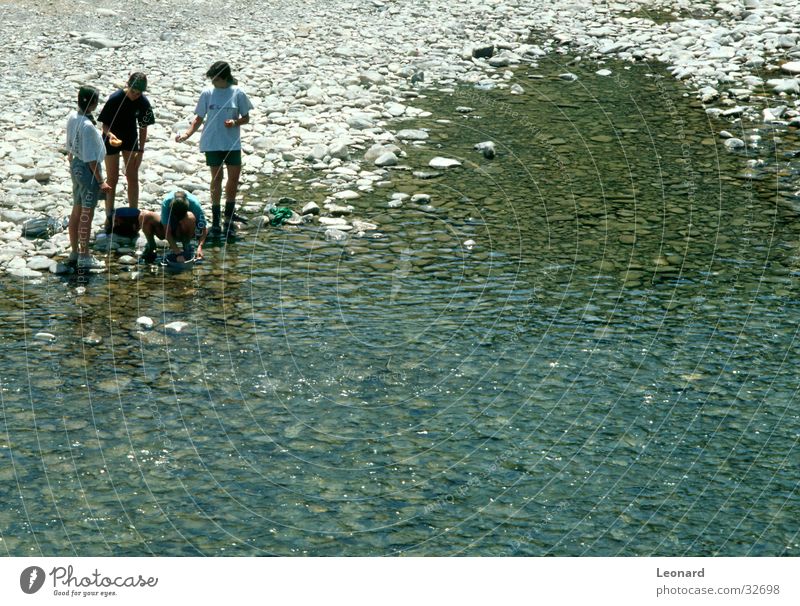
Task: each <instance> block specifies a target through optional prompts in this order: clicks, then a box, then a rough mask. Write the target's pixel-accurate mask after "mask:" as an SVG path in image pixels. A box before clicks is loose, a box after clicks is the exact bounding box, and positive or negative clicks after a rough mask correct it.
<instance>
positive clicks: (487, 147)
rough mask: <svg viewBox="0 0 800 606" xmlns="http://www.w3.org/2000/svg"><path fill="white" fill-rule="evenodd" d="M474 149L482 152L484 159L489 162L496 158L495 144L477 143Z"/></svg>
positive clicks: (489, 142) (487, 142)
mask: <svg viewBox="0 0 800 606" xmlns="http://www.w3.org/2000/svg"><path fill="white" fill-rule="evenodd" d="M473 149H475V150H477V151H479V152H481V153H482V154H483V157H484V158H486V159H488V160H491V159H492V158H494V157H495V148H494V142H492V141H483V142H482V143H476V144H475V145H474V146H473Z"/></svg>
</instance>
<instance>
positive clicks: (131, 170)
mask: <svg viewBox="0 0 800 606" xmlns="http://www.w3.org/2000/svg"><path fill="white" fill-rule="evenodd" d="M122 157H123V158H124V159H125V179H126V180H127V181H128V205H129V206H130V207H131V208H138V207H139V167H140V166H141V165H142V154H140V153H139V152H129V151H124V152H122Z"/></svg>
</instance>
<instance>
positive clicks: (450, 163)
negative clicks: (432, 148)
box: [428, 156, 461, 168]
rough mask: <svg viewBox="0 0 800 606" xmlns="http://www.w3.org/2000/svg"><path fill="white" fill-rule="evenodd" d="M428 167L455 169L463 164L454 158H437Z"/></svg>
mask: <svg viewBox="0 0 800 606" xmlns="http://www.w3.org/2000/svg"><path fill="white" fill-rule="evenodd" d="M428 166H430V167H431V168H455V167H456V166H461V162H459V161H458V160H456V159H454V158H444V157H442V156H436V157H435V158H433V159H432V160H431V161H430V162H428Z"/></svg>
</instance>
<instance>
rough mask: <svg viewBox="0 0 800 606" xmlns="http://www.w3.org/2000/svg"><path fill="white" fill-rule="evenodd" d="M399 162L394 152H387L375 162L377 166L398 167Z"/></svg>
mask: <svg viewBox="0 0 800 606" xmlns="http://www.w3.org/2000/svg"><path fill="white" fill-rule="evenodd" d="M398 162H399V160H398V159H397V156H395V155H394V154H393V153H392V152H385V153H383V154H381V155H380V157H378V158H377V159H376V160H375V166H381V167H384V166H397V163H398Z"/></svg>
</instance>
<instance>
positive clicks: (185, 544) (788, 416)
mask: <svg viewBox="0 0 800 606" xmlns="http://www.w3.org/2000/svg"><path fill="white" fill-rule="evenodd" d="M613 69H614V70H615V72H616V73H618V74H621V76H617V77H614V76H612V77H610V78H602V77H599V76H596V75H594V74H593V69H590V68H589V67H588V66H587V67H585V68H584V67H582V66H581V65H577V66H570V67H565V66H564V65H563V64H558V63H556V62H552V63H547V64H543V65H542V66H541V67H540V68H538V69H536V70H526V69H525V68H523V69H522V70H519V71H518V72H517V80H516V81H518V82H520V83H521V84H522V85H523V87H524V88H525V91H526V92H525V94H524V95H519V96H514V95H510V94H508V93H507V92H503V91H500V92H498V91H480V90H473V89H463V90H459V91H457V92H456V94H454V95H450V94H447V93H437V92H433V93H430V94H429V95H428V97H427V98H426V99H421V100H416V101H415V102H414V104H415V105H416V106H419V107H429V108H431V109H432V110H433V111H434V115H433V117H432V118H430V119H428V120H422V121H416V122H414V123H410V124H409V125H408V126H417V127H425V128H429V129H430V132H431V138H430V140H429V141H428V143H427V144H426V145H425V146H422V147H409V148H408V158H406V159H405V160H404V163H405V164H407V165H408V166H411V167H413V168H414V169H415V170H420V169H421V170H429V169H427V168H426V166H427V161H428V160H429V159H430V158H431V157H433V156H434V155H444V156H448V157H458V158H461V159H462V160H463V163H464V166H463V167H462V168H460V169H453V170H450V171H445V172H444V173H443V174H442V176H440V177H438V178H435V179H431V180H425V179H420V178H417V177H415V176H413V175H412V174H411V172H410V171H402V170H398V171H393V183H394V185H395V188H394V189H379V190H376V192H375V193H374V194H370V195H366V196H364V197H362V198H360V199H358V200H355V201H354V202H353V204H354V205H355V206H356V214H357V215H358V216H359V217H361V218H363V219H366V220H369V221H373V222H375V223H377V224H378V225H379V231H380V233H381V234H383V237H380V238H377V237H365V238H356V237H352V238H351V239H350V240H348V242H346V243H344V244H341V243H330V242H326V241H325V239H324V237H323V233H322V231H317V230H314V229H306V228H303V229H295V228H283V229H279V230H276V229H267V230H262V231H258V230H254V229H251V230H250V231H249V232H248V233H247V234H246V235H244V236H243V237H242V238H241V240H240V242H239V243H238V244H237V245H235V246H231V247H229V248H228V249H227V250H225V249H221V248H216V249H209V251H208V255H207V256H208V259H207V261H206V263H205V264H204V265H203V266H201V267H198V268H197V269H195V270H194V272H192V273H184V274H179V275H176V276H165V275H164V274H163V273H160V272H148V271H144V272H143V274H142V275H141V276H140V277H138V279H133V275H132V273H131V272H128V271H126V270H125V269H124V268H122V267H119V266H115V267H114V270H115V271H114V272H112V275H111V277H110V278H109V277H108V276H106V275H104V276H99V277H93V278H91V279H90V280H89V282H88V283H86V284H80V283H78V282H77V281H76V279H75V278H68V279H65V280H59V279H56V278H52V279H49V280H47V281H46V282H45V283H44V284H42V285H26V284H25V283H23V282H20V281H14V280H7V279H4V280H2V288H3V293H4V294H3V297H2V302H1V303H0V308H1V309H2V313H3V318H4V321H3V323H2V328H0V364H1V365H2V366H1V368H2V380H1V384H0V404H1V405H2V411H1V412H2V414H1V415H0V457H1V458H0V463H1V464H0V499H2V502H3V503H4V504H5V506H4V507H3V508H0V538H2V541H0V553H5V554H10V555H17V556H22V555H40V554H41V555H73V554H77V555H146V554H157V555H199V554H204V555H261V554H264V555H267V554H277V555H290V554H313V555H388V554H409V555H544V554H549V555H598V556H599V555H645V554H657V555H680V554H690V555H711V554H720V555H746V554H747V555H781V554H784V555H796V554H797V553H798V542H799V541H798V535H797V533H798V524H797V520H798V519H800V498H799V497H798V480H800V465H798V463H800V456H799V452H798V438H799V437H800V420H799V419H798V412H797V410H798V407H797V402H798V399H797V389H798V382H797V380H796V372H795V363H796V361H797V360H798V349H799V347H798V339H797V330H798V318H800V309H799V306H798V303H797V301H798V286H797V270H798V267H800V256H799V255H798V245H800V238H798V233H800V220H798V213H797V210H796V209H795V208H794V206H793V204H794V202H795V200H796V197H795V196H794V195H793V192H792V189H793V188H794V189H797V188H796V187H795V186H796V183H797V161H796V160H795V159H793V158H792V157H791V154H790V153H788V152H792V151H794V150H797V149H798V138H797V135H796V133H790V132H785V130H780V129H779V130H778V131H776V133H772V132H764V133H763V135H764V138H763V139H762V141H761V143H760V145H759V146H757V147H755V148H753V149H751V150H749V151H748V152H747V153H745V154H730V153H728V152H726V151H725V150H724V149H723V148H722V146H721V145H720V141H719V140H718V138H717V137H716V133H717V131H718V130H720V128H723V127H726V125H724V124H719V123H717V124H714V123H711V122H709V121H708V120H707V118H706V117H705V115H704V113H703V111H702V110H701V109H698V108H696V107H692V106H690V103H689V101H688V100H687V99H685V98H683V97H682V93H683V89H681V88H680V87H679V86H678V85H676V84H674V83H672V82H671V81H669V80H668V79H659V78H654V77H651V76H650V75H648V69H647V68H646V67H642V68H635V69H632V70H630V71H625V70H623V69H622V66H616V65H615V66H613ZM567 70H570V71H573V72H575V73H577V74H578V75H579V76H580V79H579V80H578V81H577V82H572V83H570V82H566V81H563V80H559V79H558V78H557V75H558V74H559V73H562V72H564V71H567ZM529 72H530V73H529ZM532 74H539V75H543V76H545V77H544V78H543V79H537V80H533V79H528V78H527V77H526V76H528V75H532ZM457 106H470V107H473V108H474V111H473V112H471V113H466V114H462V113H459V112H457V111H455V108H456V107H457ZM437 118H447V119H449V120H451V122H450V123H447V124H443V123H439V122H436V121H435V119H437ZM727 127H728V128H729V129H732V130H735V129H736V128H741V127H737V125H735V124H734V125H727ZM773 134H777V135H778V136H779V137H780V140H779V141H777V142H773V141H772V136H773ZM489 139H490V140H493V141H495V143H496V145H497V150H498V156H497V158H495V159H494V160H486V159H484V158H483V157H482V156H481V155H480V154H479V153H478V152H476V151H473V150H472V146H473V144H475V143H478V142H480V141H484V140H489ZM748 157H752V158H762V159H764V160H765V161H766V163H765V165H764V166H763V167H761V168H759V169H752V168H748V167H747V166H746V164H745V161H746V159H747V158H748ZM273 187H274V188H276V189H277V190H281V191H282V192H283V193H288V194H290V195H293V196H294V197H296V198H298V199H300V200H303V201H305V200H310V199H317V200H320V199H321V197H322V196H321V194H320V193H319V190H317V189H313V188H311V187H306V185H304V184H302V183H300V184H298V183H293V182H292V183H290V182H284V183H279V184H277V185H276V184H270V185H269V187H268V189H270V191H271V190H272V188H273ZM393 191H404V192H407V193H410V194H414V193H420V192H421V193H428V194H430V195H431V197H432V200H431V204H430V207H428V206H427V205H424V204H414V203H411V202H410V201H406V202H405V203H404V205H403V206H402V207H401V208H389V207H388V206H387V202H388V199H389V196H390V194H391V193H392V192H393ZM468 239H472V240H474V241H475V246H474V247H473V248H471V249H470V248H469V247H467V246H464V244H463V243H464V242H465V241H466V240H468ZM81 285H83V286H85V287H86V293H85V294H78V293H77V291H76V288H77V287H78V286H81ZM141 315H147V316H150V317H152V318H153V319H155V320H156V322H157V326H156V328H155V329H154V330H152V331H140V330H139V329H138V328H137V326H136V323H135V321H136V318H137V317H139V316H141ZM177 320H180V321H186V322H188V323H189V326H188V327H187V328H186V329H185V330H184V332H183V333H181V334H179V335H173V334H165V332H164V330H163V325H164V324H165V323H168V322H171V321H177ZM40 331H46V332H50V333H52V334H54V335H56V340H55V341H53V342H52V343H48V342H43V341H40V340H37V339H34V335H35V334H36V333H38V332H40Z"/></svg>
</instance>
